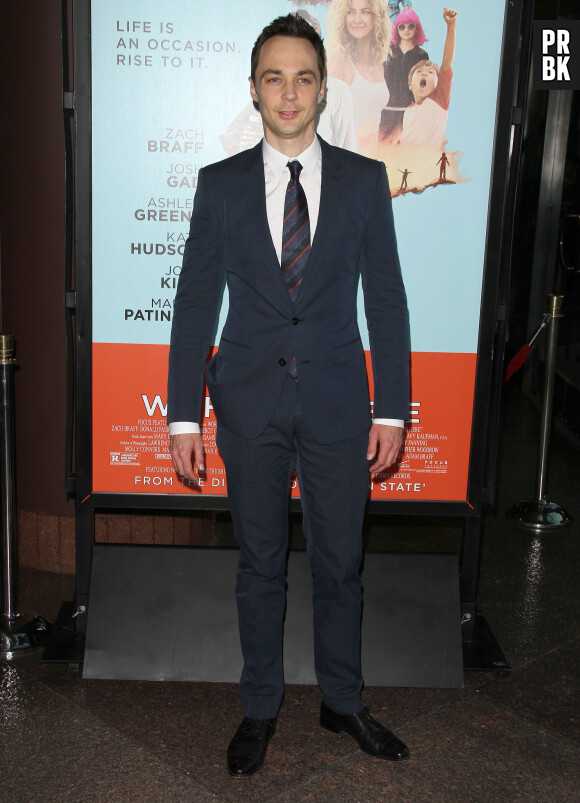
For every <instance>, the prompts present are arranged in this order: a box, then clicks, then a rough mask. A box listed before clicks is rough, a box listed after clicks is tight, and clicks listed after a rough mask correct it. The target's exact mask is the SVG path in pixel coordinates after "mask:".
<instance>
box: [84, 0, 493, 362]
mask: <svg viewBox="0 0 580 803" xmlns="http://www.w3.org/2000/svg"><path fill="white" fill-rule="evenodd" d="M329 5H330V4H329V3H326V2H318V3H316V4H313V5H310V4H308V3H307V2H304V3H302V4H298V3H294V2H291V0H245V1H244V2H238V0H235V1H234V0H228V1H224V2H215V3H213V4H209V3H207V2H199V1H198V0H166V1H165V2H164V3H159V2H153V1H152V0H95V2H93V3H92V9H91V15H92V21H91V51H92V216H93V217H92V226H93V229H92V257H93V340H94V342H99V343H137V344H167V343H168V342H169V334H170V327H171V321H170V319H171V310H172V303H173V297H174V295H175V286H176V281H177V277H178V274H179V266H180V264H181V256H180V249H181V248H182V246H183V244H184V241H185V238H186V236H187V232H188V228H189V226H188V222H187V215H188V214H189V213H190V212H191V208H192V204H193V196H194V194H195V177H196V174H197V171H198V170H199V168H200V167H203V165H205V164H210V163H212V162H214V161H217V160H220V159H223V158H225V157H226V155H227V154H226V151H225V149H224V146H223V144H222V140H220V137H223V135H224V134H225V132H226V130H227V129H228V126H229V125H230V123H231V122H232V120H233V119H234V118H235V117H236V116H237V115H238V114H240V113H241V112H242V111H243V110H244V108H245V107H246V105H247V103H248V101H249V84H248V75H249V72H250V52H251V48H252V45H253V42H254V41H255V39H256V36H257V35H258V33H259V31H260V30H261V29H262V28H263V27H264V25H266V24H267V23H268V22H270V21H271V20H272V19H273V18H274V17H276V16H278V15H279V14H286V13H288V12H289V11H293V10H297V9H298V8H300V7H302V8H304V9H306V10H307V11H308V12H309V13H310V14H312V15H314V16H316V17H317V18H318V19H319V20H320V22H321V26H322V32H323V35H325V34H326V27H325V26H326V13H327V10H328V7H329ZM452 6H453V8H455V9H456V10H457V12H458V17H457V44H456V50H455V57H454V61H453V69H454V77H453V86H452V92H451V104H450V109H449V116H448V123H447V140H448V148H449V150H450V151H453V152H459V153H460V154H461V164H460V170H461V176H462V179H463V180H462V181H460V182H458V183H457V184H454V185H451V184H449V185H441V186H436V187H429V188H427V189H426V190H425V191H423V192H422V193H420V194H411V193H409V194H406V195H404V196H401V197H397V198H394V199H393V208H394V213H395V223H396V229H397V237H398V242H399V254H400V259H401V264H402V268H403V276H404V279H405V285H406V288H407V294H408V299H409V309H410V313H411V337H412V348H413V351H424V352H464V353H465V352H471V353H473V352H476V351H477V335H478V328H479V314H480V302H481V289H482V277H483V266H484V246H485V235H486V226H487V215H488V198H489V188H490V186H489V185H490V177H491V160H492V147H493V133H494V126H495V120H496V104H497V92H498V82H499V64H500V53H501V36H502V28H503V16H504V0H487V2H485V3H482V2H476V0H455V2H452ZM413 7H414V10H415V11H416V12H417V13H418V14H419V16H420V18H421V22H422V25H423V29H424V31H425V34H426V36H427V39H428V41H427V43H426V44H425V45H424V46H423V47H424V48H425V49H427V50H428V53H429V57H430V58H431V59H432V60H433V61H435V62H436V63H438V64H440V62H441V58H442V53H443V46H444V41H445V32H446V26H445V23H444V21H443V3H441V4H439V3H438V2H433V0H418V2H416V3H414V4H413ZM390 180H391V182H393V181H396V180H397V179H393V177H390ZM148 218H150V219H148ZM224 301H225V303H224V305H223V307H222V313H221V318H220V327H219V328H221V324H222V323H223V320H224V317H225V311H226V308H227V297H226V299H225V300H224ZM359 305H360V306H359V308H360V310H361V312H360V316H361V320H362V319H363V317H364V313H363V312H362V299H360V300H359ZM361 329H362V332H361V333H362V337H363V342H364V343H365V347H367V348H368V338H367V333H366V327H365V326H364V325H363V326H361ZM218 331H219V330H218Z"/></svg>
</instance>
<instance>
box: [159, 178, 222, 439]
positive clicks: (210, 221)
mask: <svg viewBox="0 0 580 803" xmlns="http://www.w3.org/2000/svg"><path fill="white" fill-rule="evenodd" d="M223 224H224V221H223V209H221V208H220V205H219V204H216V203H215V202H214V201H213V200H212V197H211V193H210V191H209V189H208V186H207V182H206V178H205V172H204V170H203V169H201V170H200V171H199V174H198V182H197V190H196V193H195V200H194V206H193V212H192V216H191V224H190V229H189V237H188V238H187V242H186V244H185V250H184V255H183V264H182V267H181V274H180V277H179V283H178V286H177V293H176V296H175V306H174V311H173V321H172V327H171V346H170V349H169V380H168V398H167V421H168V423H171V422H172V421H196V422H199V421H200V420H201V419H200V416H201V407H202V399H203V387H204V372H205V364H206V360H207V357H208V353H209V349H210V346H211V340H212V334H213V332H214V329H215V324H216V318H217V312H218V307H219V302H220V299H221V296H222V292H223V286H224V225H223Z"/></svg>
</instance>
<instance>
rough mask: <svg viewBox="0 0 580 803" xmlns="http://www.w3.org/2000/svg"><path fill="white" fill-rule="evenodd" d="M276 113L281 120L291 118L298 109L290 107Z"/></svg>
mask: <svg viewBox="0 0 580 803" xmlns="http://www.w3.org/2000/svg"><path fill="white" fill-rule="evenodd" d="M278 114H279V115H280V117H281V118H282V119H283V120H293V119H294V117H296V115H297V114H298V111H297V110H296V109H291V110H290V111H280V112H278Z"/></svg>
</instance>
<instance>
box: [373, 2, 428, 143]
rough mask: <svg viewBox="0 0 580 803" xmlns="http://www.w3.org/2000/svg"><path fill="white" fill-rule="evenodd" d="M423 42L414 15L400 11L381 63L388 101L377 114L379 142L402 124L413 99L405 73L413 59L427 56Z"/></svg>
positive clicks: (414, 61) (412, 65)
mask: <svg viewBox="0 0 580 803" xmlns="http://www.w3.org/2000/svg"><path fill="white" fill-rule="evenodd" d="M426 41H427V40H426V37H425V34H424V32H423V27H422V25H421V21H420V19H419V17H418V16H417V14H416V13H415V12H414V11H412V10H407V9H405V10H404V11H401V13H400V14H399V15H398V16H397V17H396V19H395V21H394V23H393V27H392V30H391V45H390V48H389V53H388V55H387V60H386V61H385V64H384V75H385V83H386V84H387V87H388V90H389V102H388V103H387V106H386V107H385V108H384V109H383V111H382V113H381V122H380V125H379V142H383V140H385V139H388V138H389V137H390V136H391V135H392V134H393V133H394V132H395V131H398V130H399V129H401V128H402V126H403V114H404V112H405V109H406V108H407V107H408V106H410V105H411V104H412V103H413V101H414V98H413V93H412V92H411V90H410V88H409V72H410V71H411V69H412V68H413V67H414V66H415V64H417V62H419V61H423V60H425V59H429V55H428V53H427V52H426V51H425V50H423V49H422V48H421V47H420V45H422V44H424V43H425V42H426Z"/></svg>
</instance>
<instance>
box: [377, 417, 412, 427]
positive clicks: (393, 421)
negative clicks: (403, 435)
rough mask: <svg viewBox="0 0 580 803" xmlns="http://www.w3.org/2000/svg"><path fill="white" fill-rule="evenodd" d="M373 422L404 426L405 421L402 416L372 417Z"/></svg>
mask: <svg viewBox="0 0 580 803" xmlns="http://www.w3.org/2000/svg"><path fill="white" fill-rule="evenodd" d="M373 424H386V425H387V426H389V427H401V429H403V428H404V427H405V422H404V421H403V419H402V418H373Z"/></svg>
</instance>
